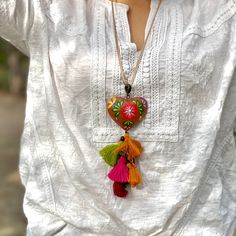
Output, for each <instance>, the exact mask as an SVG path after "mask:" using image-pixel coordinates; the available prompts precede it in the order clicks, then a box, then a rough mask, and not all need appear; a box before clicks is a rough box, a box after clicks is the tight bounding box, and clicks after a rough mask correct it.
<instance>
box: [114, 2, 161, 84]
mask: <svg viewBox="0 0 236 236" xmlns="http://www.w3.org/2000/svg"><path fill="white" fill-rule="evenodd" d="M157 4H158V1H156V0H151V4H150V12H149V15H148V19H147V23H146V27H145V36H144V37H145V38H144V40H146V37H147V34H148V31H149V28H150V27H151V23H152V21H153V17H154V16H155V12H156V7H157ZM128 10H129V6H128V5H127V4H124V3H115V14H116V18H115V21H116V26H117V29H118V30H117V31H118V32H117V34H118V41H119V45H120V49H121V59H122V62H123V67H124V71H125V76H126V78H127V79H128V81H129V82H131V74H132V71H133V68H134V66H135V64H136V62H137V60H138V56H139V54H140V50H139V51H138V50H137V45H136V43H134V42H132V41H131V28H130V24H129V20H128ZM111 17H112V16H111ZM151 36H152V35H150V36H149V39H148V42H147V44H146V47H145V50H147V48H149V47H150V45H152V37H151Z"/></svg>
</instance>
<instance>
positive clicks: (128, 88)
mask: <svg viewBox="0 0 236 236" xmlns="http://www.w3.org/2000/svg"><path fill="white" fill-rule="evenodd" d="M131 89H132V86H131V85H130V84H129V83H128V84H126V85H125V91H126V94H127V98H129V97H130V95H129V94H130V92H131Z"/></svg>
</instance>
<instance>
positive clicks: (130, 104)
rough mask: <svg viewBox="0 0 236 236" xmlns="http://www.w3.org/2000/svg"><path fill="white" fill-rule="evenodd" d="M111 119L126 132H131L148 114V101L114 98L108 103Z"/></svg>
mask: <svg viewBox="0 0 236 236" xmlns="http://www.w3.org/2000/svg"><path fill="white" fill-rule="evenodd" d="M107 110H108V113H109V115H110V116H111V118H112V119H113V120H114V121H115V122H116V123H117V124H118V125H119V126H120V127H121V128H122V129H124V130H127V131H128V130H130V129H131V128H133V127H134V126H135V125H136V124H137V123H139V122H140V121H141V120H142V119H143V118H144V116H145V115H146V113H147V101H146V100H145V99H144V98H142V97H134V98H123V97H113V98H111V99H110V100H109V101H108V103H107Z"/></svg>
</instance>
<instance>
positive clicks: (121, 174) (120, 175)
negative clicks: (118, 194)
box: [108, 156, 129, 182]
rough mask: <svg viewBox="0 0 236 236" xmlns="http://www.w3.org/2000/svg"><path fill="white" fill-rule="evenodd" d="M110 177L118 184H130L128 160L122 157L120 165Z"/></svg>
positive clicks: (112, 170) (114, 168)
mask: <svg viewBox="0 0 236 236" xmlns="http://www.w3.org/2000/svg"><path fill="white" fill-rule="evenodd" d="M108 177H109V178H110V179H111V180H113V181H116V182H128V180H129V169H128V167H127V166H126V158H125V157H124V156H121V157H120V158H119V160H118V163H117V164H116V165H115V167H113V168H112V169H111V171H110V172H109V173H108Z"/></svg>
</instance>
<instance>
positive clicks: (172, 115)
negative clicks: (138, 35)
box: [91, 4, 183, 142]
mask: <svg viewBox="0 0 236 236" xmlns="http://www.w3.org/2000/svg"><path fill="white" fill-rule="evenodd" d="M117 9H118V8H117ZM169 12H170V13H169V14H170V15H168V10H167V9H166V8H165V9H164V8H163V10H161V11H160V14H159V15H158V17H157V19H156V27H155V29H153V32H152V35H151V43H150V44H151V45H154V46H151V47H149V48H148V47H147V50H146V52H145V54H144V57H143V61H142V62H141V66H140V70H139V72H138V74H137V80H136V82H135V83H134V89H133V94H132V95H133V96H144V97H145V98H146V99H147V100H148V102H149V112H148V113H149V114H148V115H147V117H146V118H145V119H144V120H143V121H142V122H141V123H140V125H139V127H134V128H133V130H132V135H133V136H134V137H136V138H140V139H142V141H171V142H177V141H178V138H179V134H178V128H179V99H180V62H181V61H180V57H181V44H182V32H183V15H182V10H181V9H180V7H179V6H177V5H174V6H172V8H170V9H169ZM118 14H119V22H117V23H118V24H117V25H118V35H119V37H120V38H121V39H122V40H121V51H122V60H123V62H124V65H126V66H125V68H124V69H125V72H126V73H127V74H130V73H131V70H132V68H133V64H134V63H135V52H136V47H135V45H134V44H133V43H131V42H128V41H129V39H128V38H127V34H126V32H127V30H128V25H127V18H126V15H125V14H126V10H125V9H119V11H118ZM104 16H106V8H105V7H104V6H103V5H99V4H97V8H96V16H95V17H96V19H97V20H96V22H95V25H94V29H95V32H94V36H93V40H92V48H93V52H92V53H93V62H92V64H93V70H94V74H93V78H92V79H91V100H92V101H91V106H92V108H91V110H92V111H93V114H92V126H93V127H92V129H93V141H94V142H115V141H117V139H118V138H119V137H120V135H122V130H121V128H119V127H117V126H116V124H112V123H109V122H108V121H107V116H106V112H105V111H106V109H105V107H106V101H107V100H108V95H107V93H106V90H107V89H106V84H107V82H108V78H106V65H107V63H106V62H107V60H108V58H107V55H106V51H107V46H106V45H107V43H106V40H108V39H106V37H105V36H104V35H106V34H105V32H106V23H105V18H106V17H104ZM109 17H110V16H109ZM170 18H171V19H174V20H172V21H171V23H170V26H169V27H170V29H169V35H170V37H166V34H167V24H168V20H169V19H170ZM111 40H112V39H111ZM164 43H166V47H167V53H165V60H166V63H165V65H164V69H162V70H164V71H162V74H163V78H162V80H163V83H164V88H165V89H164V90H162V91H161V94H160V89H159V87H160V80H161V78H160V72H159V56H160V51H161V48H162V46H163V44H164ZM112 53H113V58H114V61H115V62H114V63H113V68H108V70H112V71H113V76H112V92H113V94H112V95H113V96H125V91H124V89H123V87H122V86H123V84H122V83H121V80H120V77H119V67H118V61H117V59H116V55H115V48H114V45H113V46H112ZM163 55H164V54H163ZM109 65H110V64H109ZM160 97H161V98H160ZM160 99H164V101H165V102H160ZM162 101H163V100H162ZM163 111H164V112H163ZM160 112H162V113H163V116H162V117H160V115H159V114H160Z"/></svg>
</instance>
